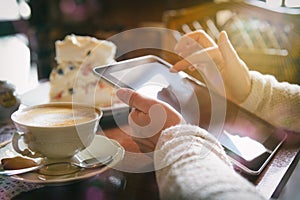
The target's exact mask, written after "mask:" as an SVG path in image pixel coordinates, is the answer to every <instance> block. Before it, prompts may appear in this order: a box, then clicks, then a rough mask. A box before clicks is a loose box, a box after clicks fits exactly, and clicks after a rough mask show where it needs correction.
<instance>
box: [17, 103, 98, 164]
mask: <svg viewBox="0 0 300 200" xmlns="http://www.w3.org/2000/svg"><path fill="white" fill-rule="evenodd" d="M101 117H102V111H101V110H100V109H98V108H95V107H93V106H89V105H84V104H78V103H72V102H69V103H48V104H41V105H35V106H30V107H26V108H24V109H20V110H18V111H16V112H14V113H13V114H12V115H11V119H12V120H13V122H14V124H15V126H16V128H17V132H16V133H15V134H14V136H13V140H12V145H13V148H14V150H15V151H16V152H18V153H20V154H22V155H24V156H28V157H33V158H35V157H46V158H48V159H52V160H60V159H69V158H71V157H73V156H74V155H75V154H76V153H78V152H79V151H81V150H83V149H85V148H86V147H88V146H89V145H90V144H91V142H92V141H93V139H94V137H95V134H96V131H97V129H98V126H99V121H100V119H101ZM22 139H23V140H22ZM22 141H23V142H22ZM22 144H23V146H25V147H23V149H22V148H21V147H22Z"/></svg>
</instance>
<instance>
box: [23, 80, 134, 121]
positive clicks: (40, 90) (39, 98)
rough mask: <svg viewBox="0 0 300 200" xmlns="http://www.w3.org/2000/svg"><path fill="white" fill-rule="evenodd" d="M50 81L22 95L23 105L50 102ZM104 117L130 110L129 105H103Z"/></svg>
mask: <svg viewBox="0 0 300 200" xmlns="http://www.w3.org/2000/svg"><path fill="white" fill-rule="evenodd" d="M49 92H50V82H48V81H47V82H43V83H40V84H39V85H38V86H37V87H36V88H34V89H32V90H29V91H27V92H25V93H24V94H22V95H20V99H21V104H22V106H33V105H37V104H42V103H49ZM101 110H102V111H103V117H107V116H111V115H113V114H116V113H119V112H128V106H127V105H126V104H124V103H116V104H114V105H112V106H109V107H102V108H101Z"/></svg>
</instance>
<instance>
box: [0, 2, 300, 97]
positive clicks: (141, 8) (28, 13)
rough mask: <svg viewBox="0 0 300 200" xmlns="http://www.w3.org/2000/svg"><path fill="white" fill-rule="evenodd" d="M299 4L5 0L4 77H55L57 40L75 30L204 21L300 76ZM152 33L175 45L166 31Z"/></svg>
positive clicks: (0, 22) (21, 82) (266, 67)
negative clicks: (299, 71)
mask: <svg viewBox="0 0 300 200" xmlns="http://www.w3.org/2000/svg"><path fill="white" fill-rule="evenodd" d="M220 2H221V4H220ZM223 2H225V3H223ZM240 2H242V3H244V2H246V3H247V4H239V3H240ZM299 4H300V2H299V0H266V1H258V0H251V1H239V0H238V1H230V0H229V1H220V0H218V1H213V0H185V1H182V0H153V1H142V0H0V9H1V13H0V46H1V47H0V58H1V59H0V67H1V75H0V79H1V80H3V79H8V81H10V82H12V83H13V84H15V85H17V90H18V91H25V90H27V89H29V88H31V87H32V85H34V84H36V80H39V81H41V80H47V79H48V77H49V74H50V71H51V69H52V68H53V67H54V66H55V65H56V63H55V46H54V42H55V41H56V40H62V39H63V38H64V37H65V36H66V35H67V34H72V33H74V34H78V35H89V36H94V37H97V38H98V39H106V38H109V37H110V36H112V35H114V34H117V33H120V32H122V31H125V30H128V29H132V28H137V27H145V26H151V27H153V26H154V27H166V28H170V29H174V30H177V31H180V32H182V33H185V32H188V31H191V30H193V29H199V28H201V29H205V31H207V32H208V33H209V34H210V35H211V36H212V37H214V36H216V34H218V32H219V31H221V30H222V29H225V30H227V31H228V32H230V34H229V36H230V39H231V41H232V42H233V43H234V45H235V47H236V48H237V49H238V51H239V53H240V56H241V57H242V58H243V59H244V60H245V61H246V62H247V64H248V66H249V67H253V68H254V69H258V70H260V71H262V72H263V73H273V74H275V75H276V76H277V78H278V79H280V80H284V81H289V82H295V83H299V82H300V81H299V78H298V76H299V75H300V74H299V73H298V66H300V65H299V57H300V56H299V55H300V54H299V49H300V44H299V26H300V25H299V18H300V17H299V16H300V14H299V13H300V12H299V7H300V6H299ZM249 5H251V6H249ZM199 9H200V10H199ZM220 11H222V13H223V14H224V15H223V16H222V17H221V19H223V20H222V21H221V22H219V21H220V20H219V19H220V17H218V14H219V13H220ZM224 11H225V12H224ZM228 11H231V14H229V15H228ZM186 13H187V14H186ZM224 19H227V20H226V22H224ZM297 20H298V21H297ZM203 23H205V24H204V25H203ZM201 25H202V26H201ZM148 37H161V36H150V35H149V36H148ZM174 37H175V36H174ZM150 39H152V40H158V41H161V43H162V46H163V45H164V46H166V45H167V46H171V47H172V45H174V44H172V42H169V41H166V40H165V39H163V38H150ZM162 40H163V41H162ZM241 44H242V45H241ZM117 45H118V44H117ZM258 60H259V63H257V61H258ZM170 61H171V60H170ZM34 70H35V71H34Z"/></svg>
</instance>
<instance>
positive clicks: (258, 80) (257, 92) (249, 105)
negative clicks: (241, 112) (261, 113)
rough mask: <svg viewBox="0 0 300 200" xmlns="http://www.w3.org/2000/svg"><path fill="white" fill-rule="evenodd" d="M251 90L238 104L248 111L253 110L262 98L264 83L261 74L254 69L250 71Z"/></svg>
mask: <svg viewBox="0 0 300 200" xmlns="http://www.w3.org/2000/svg"><path fill="white" fill-rule="evenodd" d="M249 73H250V75H251V90H250V93H249V95H248V97H247V98H246V99H245V101H244V102H242V103H241V104H240V106H241V107H243V108H245V109H246V110H249V111H252V112H253V111H255V110H256V109H257V108H258V106H259V104H260V102H261V101H262V99H263V93H264V86H265V84H266V82H265V79H264V78H263V75H262V74H260V73H259V72H256V71H250V72H249Z"/></svg>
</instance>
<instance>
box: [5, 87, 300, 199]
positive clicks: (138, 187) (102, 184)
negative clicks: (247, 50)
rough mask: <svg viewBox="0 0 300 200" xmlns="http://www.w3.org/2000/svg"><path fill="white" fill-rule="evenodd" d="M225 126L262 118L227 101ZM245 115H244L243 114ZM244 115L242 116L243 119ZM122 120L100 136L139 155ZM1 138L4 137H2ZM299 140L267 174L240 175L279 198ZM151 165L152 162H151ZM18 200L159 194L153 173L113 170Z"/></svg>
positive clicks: (204, 117) (205, 116)
mask: <svg viewBox="0 0 300 200" xmlns="http://www.w3.org/2000/svg"><path fill="white" fill-rule="evenodd" d="M198 94H199V96H198V97H199V99H201V102H200V105H199V106H200V107H201V109H200V110H201V121H200V122H199V123H200V126H201V127H204V128H205V127H207V125H208V124H209V120H210V114H211V113H210V111H209V109H208V108H209V107H210V100H209V96H208V95H207V91H205V90H204V89H203V88H200V91H198ZM227 103H228V105H227V112H226V121H225V127H226V126H232V124H234V123H235V124H236V123H238V126H239V127H241V128H242V127H243V122H245V121H246V122H247V121H252V122H254V125H255V124H256V125H257V126H261V123H263V124H264V123H265V122H262V121H261V120H260V119H259V118H257V117H256V116H254V115H252V114H251V113H248V112H247V111H245V110H243V109H241V108H240V107H238V106H236V105H234V104H232V103H230V102H227ZM241 113H242V115H241ZM241 116H242V117H241ZM122 117H123V123H122V124H118V126H116V124H115V123H114V120H112V119H102V121H101V123H100V125H101V130H100V131H99V132H98V134H103V135H106V136H107V137H109V138H111V139H115V140H117V141H118V142H119V143H120V144H121V145H122V146H123V147H124V148H125V150H126V154H127V153H128V152H135V153H138V152H140V151H139V149H138V146H137V144H136V143H135V142H134V141H133V140H132V139H131V137H130V136H129V135H128V134H127V133H128V132H130V128H129V127H128V125H127V120H126V119H127V116H121V118H122ZM0 136H1V134H0ZM299 141H300V138H299V136H296V134H294V133H288V138H287V140H286V142H285V143H284V144H283V145H282V146H281V147H280V149H279V151H278V152H277V153H276V154H275V156H274V157H273V159H272V160H271V161H270V162H269V164H268V165H267V167H266V168H265V169H264V171H263V172H262V173H261V174H260V175H258V176H250V175H246V174H241V175H242V176H244V177H246V178H247V179H248V180H249V181H251V182H253V183H254V184H255V185H256V187H257V188H258V189H259V190H261V191H262V193H263V194H264V195H265V196H266V197H267V198H270V197H272V196H273V197H277V195H278V194H279V193H280V191H281V189H282V187H283V186H284V184H285V183H286V181H287V180H288V178H289V177H290V175H291V173H292V172H293V169H294V168H295V166H296V164H297V161H298V154H299V150H300V145H299V144H300V143H299ZM126 154H125V159H124V160H123V161H122V162H123V163H122V164H124V165H125V166H127V167H128V168H130V167H136V165H138V164H141V163H137V162H135V161H134V160H128V159H126ZM149 163H150V162H149ZM149 163H148V162H147V158H145V162H143V163H142V164H141V165H139V167H143V166H144V167H147V165H148V164H149ZM14 199H15V200H26V199H43V200H48V199H49V200H50V199H55V200H58V199H73V200H76V199H78V200H79V199H80V200H82V199H132V200H134V199H146V200H147V199H151V200H155V199H159V191H158V189H157V184H156V180H155V173H154V172H151V171H150V172H143V173H133V172H124V171H122V170H118V169H110V170H108V171H106V172H104V173H102V174H99V175H97V176H95V177H92V178H89V179H86V180H82V181H80V182H75V183H72V184H67V185H61V186H46V187H43V188H40V189H36V190H33V191H30V192H25V193H21V194H20V195H18V196H16V197H15V198H14Z"/></svg>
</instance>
